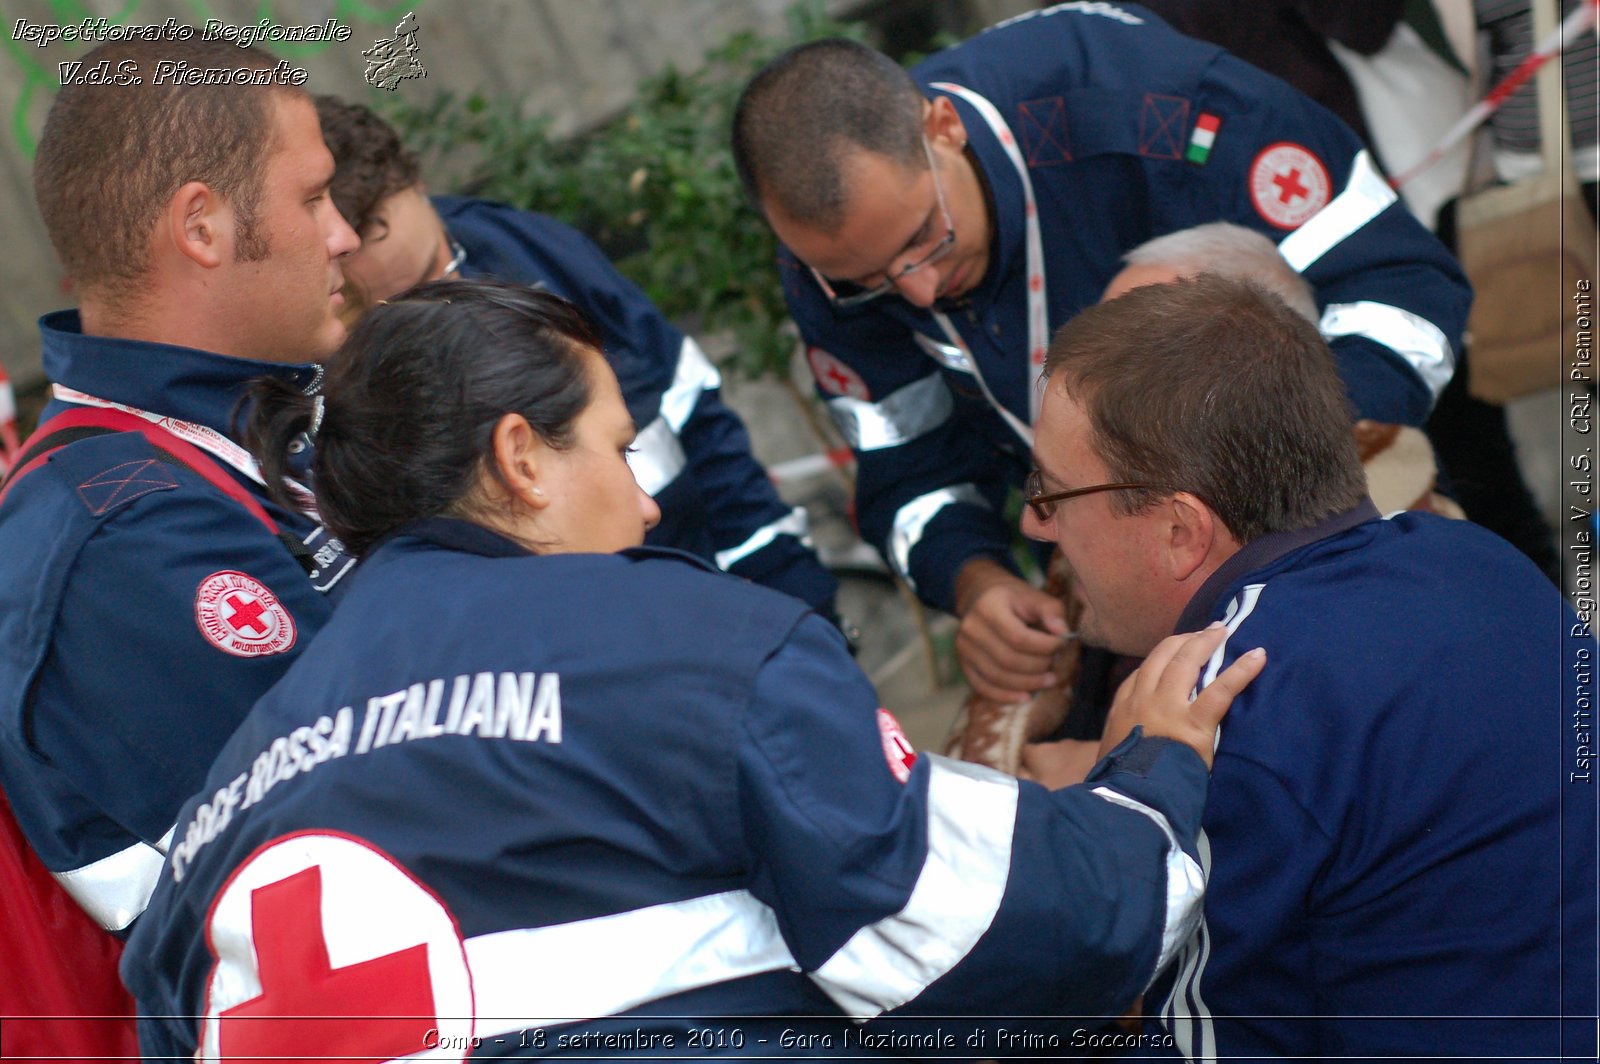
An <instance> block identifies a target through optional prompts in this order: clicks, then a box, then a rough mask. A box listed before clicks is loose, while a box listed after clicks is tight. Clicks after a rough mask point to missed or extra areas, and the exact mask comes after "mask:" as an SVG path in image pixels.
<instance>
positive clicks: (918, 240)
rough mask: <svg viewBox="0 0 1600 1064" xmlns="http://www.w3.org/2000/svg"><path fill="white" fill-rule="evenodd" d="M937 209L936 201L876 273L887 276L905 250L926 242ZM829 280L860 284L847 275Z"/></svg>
mask: <svg viewBox="0 0 1600 1064" xmlns="http://www.w3.org/2000/svg"><path fill="white" fill-rule="evenodd" d="M938 209H939V204H938V203H937V202H936V203H934V205H933V208H932V210H929V211H928V214H927V217H925V218H923V219H922V224H921V225H919V226H917V230H916V232H914V233H912V234H911V236H910V237H909V238H907V240H906V242H905V243H904V244H901V245H900V249H899V250H898V251H896V252H895V253H894V254H893V255H891V256H890V257H889V262H888V265H886V266H885V267H884V268H883V269H881V270H878V271H877V272H878V273H881V274H883V276H884V277H888V276H889V271H890V270H892V269H894V264H895V262H896V261H897V260H898V259H900V257H901V256H903V255H904V254H905V253H906V252H908V251H910V250H911V249H912V248H914V247H916V246H917V245H918V244H925V243H927V240H928V232H929V226H931V225H932V224H933V212H934V211H937V210H938ZM823 276H827V275H826V274H824V275H823ZM829 280H832V281H844V282H845V283H847V284H853V285H860V284H861V282H860V281H857V280H854V279H852V278H849V277H830V278H829ZM862 287H866V286H864V285H863V286H862Z"/></svg>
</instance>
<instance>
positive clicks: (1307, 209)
mask: <svg viewBox="0 0 1600 1064" xmlns="http://www.w3.org/2000/svg"><path fill="white" fill-rule="evenodd" d="M1332 188H1333V183H1332V182H1331V181H1330V180H1329V179H1328V168H1327V167H1326V166H1323V165H1322V160H1321V159H1318V158H1317V157H1316V156H1315V155H1313V154H1311V152H1310V151H1308V150H1306V149H1305V148H1302V147H1301V146H1300V145H1298V144H1291V143H1290V142H1289V141H1286V140H1284V141H1279V142H1278V143H1276V144H1269V145H1267V147H1265V148H1263V149H1261V152H1260V153H1259V154H1258V155H1257V156H1256V158H1255V161H1254V162H1253V163H1251V164H1250V202H1251V203H1253V204H1254V205H1255V208H1256V213H1257V214H1259V215H1261V217H1263V218H1265V219H1266V220H1267V221H1269V222H1271V223H1272V224H1273V225H1275V226H1277V227H1278V228H1279V229H1298V228H1299V227H1300V226H1301V225H1303V224H1304V223H1305V222H1306V221H1308V220H1309V219H1310V218H1311V216H1312V215H1313V214H1316V213H1317V212H1318V211H1320V210H1321V209H1322V208H1324V207H1326V206H1327V205H1328V200H1329V199H1330V197H1331V193H1332Z"/></svg>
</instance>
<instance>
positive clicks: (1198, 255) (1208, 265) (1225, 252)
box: [1122, 222, 1321, 324]
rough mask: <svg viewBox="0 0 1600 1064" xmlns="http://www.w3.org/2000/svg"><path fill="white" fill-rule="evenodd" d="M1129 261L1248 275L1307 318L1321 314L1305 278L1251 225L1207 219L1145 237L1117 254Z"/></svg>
mask: <svg viewBox="0 0 1600 1064" xmlns="http://www.w3.org/2000/svg"><path fill="white" fill-rule="evenodd" d="M1122 261H1123V262H1125V263H1127V264H1128V265H1129V266H1166V267H1169V268H1171V269H1173V270H1176V271H1177V272H1178V273H1180V274H1182V275H1183V276H1186V277H1188V276H1193V275H1195V274H1199V273H1213V274H1218V275H1220V276H1222V277H1238V278H1243V279H1246V280H1250V281H1254V282H1255V283H1256V284H1258V285H1260V286H1261V287H1263V288H1265V289H1266V290H1267V291H1269V292H1271V293H1272V294H1273V295H1275V296H1277V297H1278V298H1279V299H1281V300H1283V301H1284V302H1285V303H1287V304H1288V305H1289V309H1290V310H1292V311H1294V312H1295V313H1297V314H1299V315H1300V316H1301V317H1303V318H1305V319H1306V320H1307V321H1309V322H1311V323H1312V324H1316V323H1317V322H1318V321H1320V320H1321V315H1320V314H1318V313H1317V301H1316V298H1315V297H1314V296H1313V295H1312V294H1311V286H1310V285H1309V284H1307V283H1306V279H1305V278H1304V277H1301V276H1300V275H1299V274H1298V273H1296V272H1295V270H1294V267H1292V266H1290V265H1289V263H1288V261H1287V260H1285V259H1284V257H1283V256H1282V255H1280V254H1278V247H1277V245H1276V244H1274V243H1273V242H1272V241H1271V240H1268V239H1267V238H1266V237H1264V236H1262V235H1261V234H1260V233H1258V232H1256V231H1255V230H1254V229H1246V228H1245V227H1244V226H1242V225H1234V224H1233V223H1232V222H1208V223H1207V224H1205V225H1197V226H1194V227H1193V228H1192V229H1180V230H1179V231H1178V232H1176V233H1168V234H1166V235H1165V236H1158V237H1155V238H1153V239H1151V240H1146V241H1145V242H1144V243H1143V244H1140V245H1139V246H1138V247H1136V248H1134V249H1133V250H1132V251H1130V252H1128V253H1127V254H1126V255H1124V256H1123V257H1122Z"/></svg>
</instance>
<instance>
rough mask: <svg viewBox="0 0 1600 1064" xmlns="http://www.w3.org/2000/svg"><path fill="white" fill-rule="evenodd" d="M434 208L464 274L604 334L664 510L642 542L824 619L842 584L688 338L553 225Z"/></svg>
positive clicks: (506, 214) (643, 476)
mask: <svg viewBox="0 0 1600 1064" xmlns="http://www.w3.org/2000/svg"><path fill="white" fill-rule="evenodd" d="M433 205H434V207H435V209H437V210H438V212H439V217H440V218H441V219H443V221H444V224H445V227H446V228H447V229H448V230H449V231H450V235H451V236H453V237H455V238H456V240H458V241H459V242H460V243H461V246H462V247H463V248H465V249H466V252H467V259H466V263H465V265H464V266H463V267H462V272H463V273H464V274H465V275H466V276H468V277H493V278H495V279H497V280H501V281H511V282H515V283H522V284H532V285H538V286H540V287H542V288H546V289H548V290H549V291H551V292H554V293H556V294H557V295H559V296H563V297H565V298H567V299H570V300H571V301H572V302H574V303H576V304H577V305H578V308H579V309H580V310H582V311H583V312H584V314H585V315H587V316H588V318H589V320H590V321H592V322H593V323H594V325H595V327H596V328H597V329H598V330H599V331H600V335H601V338H602V340H603V341H604V343H605V354H606V359H607V360H608V361H609V362H610V363H611V366H612V368H613V369H614V370H615V371H616V373H617V379H618V381H619V383H620V384H621V386H622V397H623V399H624V401H625V402H626V403H627V404H628V412H629V413H631V414H632V415H633V419H634V422H635V423H636V424H637V425H638V426H639V438H638V440H637V441H636V442H635V444H634V447H635V452H634V454H632V455H631V456H630V457H629V463H630V464H631V465H632V466H633V470H634V475H635V476H636V477H638V479H639V483H640V485H641V486H643V487H644V489H645V490H646V491H648V492H649V493H650V494H651V495H652V496H654V497H655V499H656V502H657V503H658V504H659V505H660V507H661V523H660V524H659V525H657V526H656V527H655V528H654V529H652V530H651V531H650V534H649V536H647V537H646V539H645V542H646V543H649V544H651V545H654V546H662V547H676V548H678V549H680V550H687V551H690V552H692V553H694V554H698V555H699V556H701V557H702V558H705V559H707V560H709V561H714V562H716V564H717V566H718V568H721V569H726V570H727V571H728V572H731V573H734V574H735V575H737V576H742V577H744V578H746V579H748V580H754V581H755V582H756V583H758V584H765V585H767V586H768V587H774V588H777V589H778V590H779V591H786V592H788V593H789V594H791V595H794V596H795V597H796V598H799V599H801V600H802V601H804V602H806V603H809V604H810V605H811V607H812V608H813V609H815V610H817V611H818V612H820V613H822V614H823V615H825V616H832V614H833V599H834V595H835V593H836V592H837V591H838V582H837V581H836V580H835V579H834V578H833V576H832V574H830V573H829V572H828V571H827V570H826V569H824V568H823V567H822V564H821V563H820V562H819V561H818V560H817V556H816V555H815V554H814V553H813V552H812V551H811V547H810V542H811V541H810V538H809V536H808V534H807V528H808V526H807V522H806V512H805V510H804V509H803V508H800V507H794V508H791V507H789V506H788V505H786V504H785V503H784V502H783V500H782V499H780V498H779V497H778V493H777V491H776V490H775V489H774V488H773V486H772V481H771V480H770V479H769V478H768V477H767V474H766V470H764V469H762V467H761V465H760V463H758V462H757V461H756V460H755V456H754V455H752V454H751V453H750V438H749V436H748V434H747V433H746V432H745V427H744V423H743V422H742V421H740V420H739V415H738V414H736V413H734V412H733V411H732V410H731V409H729V408H728V406H727V405H726V404H724V403H723V401H722V397H721V394H720V388H721V385H722V378H721V376H720V375H719V374H718V372H717V369H716V367H715V366H713V365H712V364H711V362H710V361H709V360H708V359H707V358H706V356H705V354H704V353H703V352H701V350H700V345H699V344H697V343H695V341H694V339H693V337H689V336H685V335H684V334H683V333H681V332H679V331H678V330H677V329H676V328H674V327H673V325H672V323H671V322H669V321H668V320H667V319H666V317H665V316H664V315H663V314H662V313H661V312H660V311H659V310H657V309H656V308H655V305H654V304H652V303H651V302H650V300H649V299H648V298H647V297H646V296H645V294H644V293H643V292H641V291H640V290H639V289H638V287H637V286H635V285H634V284H633V283H632V282H631V281H629V280H628V279H627V278H625V277H623V276H622V275H621V274H620V273H618V272H617V270H616V268H615V267H614V266H612V265H611V263H610V262H608V261H607V260H606V258H605V256H604V255H603V254H601V252H600V249H599V248H597V247H595V246H594V244H593V243H592V242H591V241H590V240H588V239H587V238H586V237H584V236H583V235H582V234H580V233H578V232H577V231H575V230H573V229H571V228H569V227H567V226H565V225H562V224H561V223H560V222H558V221H556V220H555V219H553V218H549V217H546V216H545V215H542V214H533V213H530V212H528V211H520V210H517V209H516V208H514V207H508V206H506V205H505V204H503V203H492V202H490V201H488V200H481V199H459V198H453V197H445V196H441V197H437V198H435V199H434V201H433Z"/></svg>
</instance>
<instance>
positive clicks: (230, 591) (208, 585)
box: [194, 569, 295, 658]
mask: <svg viewBox="0 0 1600 1064" xmlns="http://www.w3.org/2000/svg"><path fill="white" fill-rule="evenodd" d="M194 623H195V624H196V625H197V626H198V627H199V629H200V634H201V635H203V636H205V637H206V641H207V642H209V643H210V644H211V645H212V646H214V647H217V648H218V649H219V650H222V651H225V652H226V653H229V654H232V655H234V656H235V657H240V658H254V657H260V656H261V655H263V654H281V653H283V652H284V651H285V650H288V649H289V648H290V647H292V646H294V640H295V627H294V618H293V617H291V616H290V615H289V611H288V610H287V609H285V608H284V606H283V603H281V602H279V601H278V596H276V595H274V594H273V593H272V592H271V591H269V590H268V589H267V585H265V584H263V583H262V582H261V581H259V580H257V579H256V578H255V577H253V576H250V575H249V574H247V573H241V572H239V571H238V570H236V569H224V570H222V571H221V572H216V573H212V574H211V575H210V576H208V577H206V578H205V579H204V580H202V581H200V586H199V587H198V588H196V589H195V593H194Z"/></svg>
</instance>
